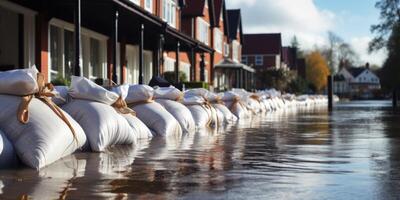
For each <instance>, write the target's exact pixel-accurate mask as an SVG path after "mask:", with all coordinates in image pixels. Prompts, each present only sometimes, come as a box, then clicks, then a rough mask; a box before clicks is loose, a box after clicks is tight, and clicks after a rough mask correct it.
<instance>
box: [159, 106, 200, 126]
mask: <svg viewBox="0 0 400 200" xmlns="http://www.w3.org/2000/svg"><path fill="white" fill-rule="evenodd" d="M156 102H157V103H159V104H161V105H162V106H164V108H165V109H166V110H167V111H168V112H169V113H171V114H172V116H174V117H175V119H176V120H177V121H178V122H179V124H180V125H181V128H182V131H183V132H184V133H189V132H193V131H195V129H196V124H195V122H194V119H193V116H192V113H191V112H190V110H189V109H188V108H187V107H186V106H184V105H183V104H181V103H179V102H176V101H173V100H169V99H156Z"/></svg>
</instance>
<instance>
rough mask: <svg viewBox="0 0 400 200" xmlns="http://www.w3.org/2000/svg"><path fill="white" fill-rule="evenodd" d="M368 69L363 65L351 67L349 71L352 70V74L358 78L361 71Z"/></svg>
mask: <svg viewBox="0 0 400 200" xmlns="http://www.w3.org/2000/svg"><path fill="white" fill-rule="evenodd" d="M365 70H366V68H363V67H349V68H347V71H349V72H350V74H351V75H352V76H353V77H354V78H357V76H359V75H360V74H361V73H363V72H364V71H365Z"/></svg>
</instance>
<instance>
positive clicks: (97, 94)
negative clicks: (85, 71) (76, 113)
mask: <svg viewBox="0 0 400 200" xmlns="http://www.w3.org/2000/svg"><path fill="white" fill-rule="evenodd" d="M69 95H70V96H71V97H73V98H75V99H85V100H89V101H97V102H101V103H104V104H107V105H111V104H113V103H115V102H116V101H117V100H118V98H119V96H118V95H117V93H115V92H111V91H108V90H106V89H105V88H103V87H101V86H99V85H97V84H96V83H94V82H93V81H91V80H89V79H87V78H85V77H78V76H72V79H71V87H70V89H69Z"/></svg>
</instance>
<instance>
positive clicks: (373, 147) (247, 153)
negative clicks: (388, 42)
mask: <svg viewBox="0 0 400 200" xmlns="http://www.w3.org/2000/svg"><path fill="white" fill-rule="evenodd" d="M399 134H400V115H399V114H396V113H393V112H392V111H391V109H390V102H380V101H372V102H369V101H363V102H348V103H341V104H338V105H336V108H335V110H334V112H332V113H328V112H327V111H326V109H325V108H320V109H308V110H297V111H295V110H287V111H280V112H276V113H269V114H267V115H265V116H260V117H255V118H253V119H252V120H249V121H242V122H240V123H239V124H237V125H233V126H229V127H225V128H223V129H220V130H214V131H211V130H208V131H201V132H198V133H196V134H191V135H186V136H184V137H183V138H182V139H180V140H176V139H175V140H174V139H161V138H156V139H153V140H151V141H142V142H141V143H140V144H139V145H138V146H136V147H128V146H125V147H115V148H113V149H110V150H109V152H106V153H80V154H74V155H72V156H69V157H66V158H64V159H62V160H60V161H58V162H56V163H55V164H53V165H50V166H48V167H46V168H44V169H42V170H41V171H39V172H36V171H33V170H30V169H17V170H8V171H0V199H40V200H42V199H135V198H138V199H399V198H400V135H399Z"/></svg>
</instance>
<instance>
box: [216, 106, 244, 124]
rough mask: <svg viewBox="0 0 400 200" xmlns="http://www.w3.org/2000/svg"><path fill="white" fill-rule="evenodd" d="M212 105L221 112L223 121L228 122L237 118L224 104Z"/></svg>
mask: <svg viewBox="0 0 400 200" xmlns="http://www.w3.org/2000/svg"><path fill="white" fill-rule="evenodd" d="M213 107H214V108H215V109H216V110H218V112H220V113H221V114H222V116H223V121H224V123H226V124H229V123H232V122H236V121H237V120H238V118H237V117H236V116H235V115H234V114H233V113H232V112H231V111H230V110H229V108H227V107H226V106H225V105H224V104H220V103H216V104H213Z"/></svg>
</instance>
